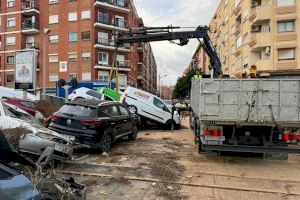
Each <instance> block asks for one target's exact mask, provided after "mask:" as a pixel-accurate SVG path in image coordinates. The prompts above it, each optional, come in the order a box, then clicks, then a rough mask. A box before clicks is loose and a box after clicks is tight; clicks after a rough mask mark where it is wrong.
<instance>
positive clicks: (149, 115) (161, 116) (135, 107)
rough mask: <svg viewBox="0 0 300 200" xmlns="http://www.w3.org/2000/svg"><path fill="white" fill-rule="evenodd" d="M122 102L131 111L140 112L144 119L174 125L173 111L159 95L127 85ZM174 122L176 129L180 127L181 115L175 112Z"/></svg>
mask: <svg viewBox="0 0 300 200" xmlns="http://www.w3.org/2000/svg"><path fill="white" fill-rule="evenodd" d="M120 103H122V104H123V105H126V106H127V107H128V109H129V110H130V112H132V113H135V114H138V115H140V116H141V118H142V119H143V118H144V119H147V120H150V121H153V122H156V123H160V124H164V125H165V127H166V128H170V127H171V125H172V111H171V109H170V108H168V107H167V105H166V104H165V103H164V102H163V100H161V99H160V98H159V97H157V96H155V95H153V94H150V93H148V92H145V91H143V90H139V89H137V88H134V87H127V89H126V90H125V91H124V93H123V95H122V96H121V99H120ZM173 124H174V127H175V129H179V128H180V117H179V115H178V113H177V112H174V116H173Z"/></svg>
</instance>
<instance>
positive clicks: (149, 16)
mask: <svg viewBox="0 0 300 200" xmlns="http://www.w3.org/2000/svg"><path fill="white" fill-rule="evenodd" d="M134 1H135V5H136V8H137V10H138V13H139V15H140V16H141V17H142V18H143V20H144V23H145V26H168V25H171V24H172V25H173V26H182V27H196V26H198V25H207V24H208V23H209V21H210V19H211V18H212V16H213V14H214V12H215V10H216V8H217V6H218V4H219V2H220V0H134ZM198 43H199V42H198V41H197V40H195V39H192V40H190V42H189V44H188V45H187V46H184V47H181V46H178V45H175V44H170V42H152V43H151V46H152V48H153V51H154V56H155V58H156V62H157V66H158V69H157V71H158V73H159V74H161V75H167V77H165V78H163V80H162V81H163V84H164V85H175V83H176V80H177V78H178V77H180V76H181V75H182V72H183V71H184V69H185V68H186V67H187V66H188V65H189V63H190V61H191V59H192V56H193V54H194V53H195V50H196V47H197V45H198Z"/></svg>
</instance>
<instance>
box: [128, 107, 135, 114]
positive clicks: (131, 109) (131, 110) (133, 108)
mask: <svg viewBox="0 0 300 200" xmlns="http://www.w3.org/2000/svg"><path fill="white" fill-rule="evenodd" d="M127 108H128V110H129V111H130V112H131V113H132V114H137V108H136V106H134V105H128V106H127Z"/></svg>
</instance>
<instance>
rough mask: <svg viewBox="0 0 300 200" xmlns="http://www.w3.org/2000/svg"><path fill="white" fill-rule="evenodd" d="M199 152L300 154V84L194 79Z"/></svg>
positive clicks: (296, 81) (294, 81)
mask: <svg viewBox="0 0 300 200" xmlns="http://www.w3.org/2000/svg"><path fill="white" fill-rule="evenodd" d="M191 109H192V120H191V122H192V124H193V125H192V126H193V128H194V133H195V142H196V144H197V145H198V150H199V152H214V151H215V152H249V153H263V154H264V155H265V156H266V157H287V155H288V154H300V146H299V144H300V79H280V78H279V79H259V78H258V79H230V78H227V79H223V78H218V79H214V78H204V79H201V80H192V86H191Z"/></svg>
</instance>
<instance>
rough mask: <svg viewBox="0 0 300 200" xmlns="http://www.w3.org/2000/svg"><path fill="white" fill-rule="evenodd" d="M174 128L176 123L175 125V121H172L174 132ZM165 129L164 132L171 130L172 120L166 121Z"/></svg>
mask: <svg viewBox="0 0 300 200" xmlns="http://www.w3.org/2000/svg"><path fill="white" fill-rule="evenodd" d="M176 127H177V126H176V123H175V121H173V128H174V130H175V129H177V128H176ZM165 128H166V130H171V129H172V120H168V121H167V123H166V124H165Z"/></svg>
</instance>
